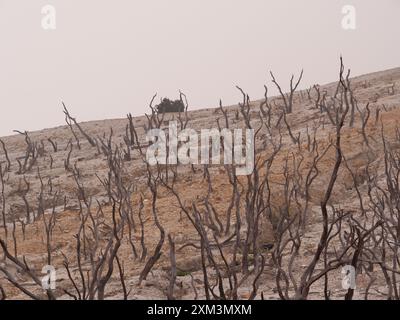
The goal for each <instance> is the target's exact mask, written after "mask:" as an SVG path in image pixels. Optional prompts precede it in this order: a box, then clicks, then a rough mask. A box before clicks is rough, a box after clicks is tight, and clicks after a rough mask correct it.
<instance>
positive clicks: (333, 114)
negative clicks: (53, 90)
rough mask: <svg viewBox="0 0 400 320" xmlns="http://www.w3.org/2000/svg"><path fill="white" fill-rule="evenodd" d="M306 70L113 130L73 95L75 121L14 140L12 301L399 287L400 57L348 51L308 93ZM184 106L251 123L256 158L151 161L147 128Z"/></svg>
mask: <svg viewBox="0 0 400 320" xmlns="http://www.w3.org/2000/svg"><path fill="white" fill-rule="evenodd" d="M271 75H272V74H271ZM302 75H303V73H301V74H300V76H299V78H298V81H296V83H294V77H293V78H292V79H291V87H290V93H288V94H285V93H283V92H282V90H279V91H280V96H278V97H268V88H267V87H265V97H264V99H263V100H261V101H251V100H250V97H249V96H248V95H247V94H246V93H245V92H244V91H243V90H242V89H241V88H239V87H238V89H239V90H240V93H241V95H242V98H243V100H242V102H241V103H240V104H239V105H238V106H235V107H231V108H227V107H224V106H223V104H222V102H221V103H220V107H219V109H216V110H215V111H214V112H210V111H201V110H200V111H194V112H193V113H188V112H187V109H188V104H187V100H186V96H185V95H184V94H183V93H181V95H180V99H179V100H177V101H170V100H168V99H164V100H163V101H162V102H161V104H159V105H158V106H155V107H153V102H154V100H155V98H156V97H155V96H154V97H153V99H152V101H151V103H150V109H151V114H149V115H146V117H140V118H139V117H138V118H133V117H132V115H131V114H128V116H127V119H125V120H118V122H107V125H103V126H100V127H99V126H97V124H95V125H93V124H92V125H91V124H88V123H85V124H79V123H78V122H77V120H76V119H75V118H73V117H72V116H71V115H70V113H69V111H68V110H67V108H66V107H65V106H64V110H63V111H64V115H65V117H66V122H67V126H66V127H64V128H58V129H53V130H47V131H43V132H40V133H33V132H29V133H28V132H18V133H19V135H17V136H13V137H7V138H2V139H1V140H0V143H1V151H0V204H1V205H0V211H1V221H2V223H1V224H2V228H1V230H0V253H1V255H0V257H1V258H0V299H16V298H30V299H75V300H93V299H98V300H102V299H107V298H119V299H131V298H133V297H135V298H139V299H144V298H149V297H152V298H168V299H187V298H198V299H218V300H220V299H221V300H226V299H262V298H274V299H284V300H286V299H310V298H317V299H346V300H351V299H354V298H357V299H370V298H376V299H393V300H394V299H396V300H399V299H400V279H399V271H398V270H399V263H400V262H399V261H398V250H399V243H400V211H399V210H400V209H399V208H400V205H399V201H400V200H399V199H400V191H399V185H398V184H399V181H398V177H399V175H400V168H399V164H398V159H399V158H400V146H399V143H398V140H399V138H400V128H399V127H398V120H400V95H399V92H398V90H397V88H398V85H399V82H400V69H395V70H391V71H387V72H386V73H385V72H383V73H379V74H374V75H369V76H365V77H361V78H360V79H351V77H350V70H346V69H345V67H344V64H343V62H342V61H341V64H340V71H339V80H338V82H337V83H335V84H332V85H327V86H320V85H318V86H317V85H316V86H313V87H311V88H309V89H307V90H306V91H304V92H302V91H296V90H297V88H298V85H299V82H300V80H301V78H302ZM272 79H273V84H274V85H275V86H277V88H280V86H279V84H278V83H277V81H276V79H275V77H274V76H273V75H272ZM366 83H368V86H366V85H365V84H366ZM388 85H389V86H390V90H388V89H387V88H388ZM172 112H179V115H178V116H177V115H175V114H169V113H172ZM181 113H182V114H181ZM172 119H174V120H178V123H179V127H180V129H184V128H197V129H198V128H201V129H202V128H210V127H213V126H214V125H215V126H218V127H219V128H220V129H223V128H230V129H234V128H254V129H255V138H254V139H255V146H256V148H255V161H256V165H255V169H254V170H253V172H252V173H251V174H250V175H248V176H245V177H243V176H238V175H236V171H235V166H234V165H230V164H226V165H224V166H215V165H211V164H203V165H200V164H198V165H160V164H158V165H155V166H150V165H149V163H148V162H147V160H146V157H145V152H146V148H147V147H148V144H147V143H146V141H145V134H144V133H145V132H146V130H148V129H151V128H161V127H162V126H164V125H165V122H166V121H168V120H172ZM110 127H111V128H110ZM99 130H100V131H99ZM45 265H52V266H54V268H55V269H56V271H57V286H56V289H55V290H52V289H46V290H43V289H42V283H41V277H42V276H43V275H42V274H41V271H42V268H43V266H45ZM344 266H351V267H353V268H354V270H355V271H356V276H357V278H356V281H357V289H356V290H354V288H351V287H350V288H343V287H342V278H340V271H341V268H343V267H344ZM143 283H144V284H145V285H143Z"/></svg>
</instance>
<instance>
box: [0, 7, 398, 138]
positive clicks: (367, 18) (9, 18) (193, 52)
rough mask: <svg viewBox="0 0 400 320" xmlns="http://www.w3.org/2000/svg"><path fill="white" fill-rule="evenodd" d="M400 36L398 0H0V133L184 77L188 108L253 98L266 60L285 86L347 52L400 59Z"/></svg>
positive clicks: (174, 91) (140, 107)
mask: <svg viewBox="0 0 400 320" xmlns="http://www.w3.org/2000/svg"><path fill="white" fill-rule="evenodd" d="M346 4H350V5H353V6H355V8H356V10H357V11H356V13H357V16H356V17H357V28H356V30H347V31H346V30H344V29H343V28H342V26H341V20H342V17H343V14H342V7H343V6H344V5H346ZM44 5H53V6H54V7H55V9H56V13H57V29H56V30H52V31H48V30H47V31H45V30H44V29H43V28H42V26H41V20H42V17H43V15H42V13H41V10H42V7H43V6H44ZM399 38H400V1H398V0H380V1H376V0H358V1H356V0H353V1H351V0H344V1H342V0H302V1H298V0H290V1H288V0H279V1H278V0H246V1H244V0H243V1H239V0H202V1H199V0H142V1H137V0H112V1H111V0H68V1H66V0H46V1H42V0H0V110H1V113H0V135H8V134H11V131H12V130H13V129H19V130H35V129H42V128H45V127H53V126H56V125H60V124H63V122H64V118H63V114H62V110H61V101H62V100H63V101H65V103H66V104H67V106H68V107H69V109H70V111H71V113H72V114H74V115H76V116H77V117H78V119H79V120H82V121H84V120H95V119H104V118H115V117H124V116H125V114H126V113H128V112H131V113H133V114H135V115H140V114H143V113H144V112H147V106H148V102H149V100H150V98H151V97H152V95H153V94H154V93H156V92H157V93H158V94H159V95H160V96H168V97H171V98H177V97H178V90H179V89H181V90H183V91H184V92H185V93H186V94H187V96H188V98H189V103H190V105H191V106H192V108H204V107H213V106H217V104H218V101H219V99H220V98H221V99H222V100H223V102H224V104H233V103H237V102H238V101H239V100H240V95H239V93H238V91H237V90H236V89H235V85H240V86H241V87H243V88H244V89H245V90H246V91H247V92H248V93H249V94H250V97H251V98H254V99H257V98H260V97H262V96H263V85H264V84H267V85H270V84H271V82H270V78H269V74H268V72H269V70H273V71H274V73H275V74H276V76H277V78H278V80H280V81H281V82H282V83H284V84H285V86H284V87H285V88H286V84H287V82H288V80H289V77H290V75H291V74H292V73H296V74H297V73H298V72H299V71H300V70H301V69H302V68H304V72H305V73H304V81H303V82H302V87H306V86H309V85H311V84H313V83H321V84H322V83H325V82H330V81H334V80H336V78H337V72H338V58H339V55H340V54H343V55H344V58H345V62H346V64H347V65H348V66H349V67H351V69H352V71H353V74H354V75H358V74H363V73H368V72H373V71H379V70H383V69H388V68H392V67H398V66H400V60H399V57H400V44H399ZM271 89H272V88H271ZM271 93H273V91H272V90H271Z"/></svg>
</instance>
